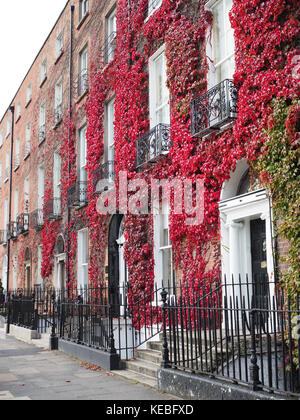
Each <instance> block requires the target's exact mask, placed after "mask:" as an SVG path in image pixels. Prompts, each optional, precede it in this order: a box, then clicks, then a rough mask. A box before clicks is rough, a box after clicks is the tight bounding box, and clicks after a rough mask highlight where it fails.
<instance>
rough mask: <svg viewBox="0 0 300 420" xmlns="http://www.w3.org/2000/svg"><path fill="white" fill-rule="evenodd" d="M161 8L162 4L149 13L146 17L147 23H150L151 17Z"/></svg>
mask: <svg viewBox="0 0 300 420" xmlns="http://www.w3.org/2000/svg"><path fill="white" fill-rule="evenodd" d="M160 8H161V5H160V6H159V7H157V8H156V9H154V10H152V12H151V13H150V14H148V16H147V17H146V19H145V22H144V23H145V24H146V23H148V21H149V20H150V19H151V17H152V16H153V15H154V14H155V13H156V12H157V11H158V10H159V9H160Z"/></svg>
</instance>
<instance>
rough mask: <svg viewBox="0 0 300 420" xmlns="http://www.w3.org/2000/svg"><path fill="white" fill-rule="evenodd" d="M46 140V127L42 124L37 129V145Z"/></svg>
mask: <svg viewBox="0 0 300 420" xmlns="http://www.w3.org/2000/svg"><path fill="white" fill-rule="evenodd" d="M45 140H46V125H45V124H43V125H41V126H40V128H39V145H40V144H42V143H43V141H45Z"/></svg>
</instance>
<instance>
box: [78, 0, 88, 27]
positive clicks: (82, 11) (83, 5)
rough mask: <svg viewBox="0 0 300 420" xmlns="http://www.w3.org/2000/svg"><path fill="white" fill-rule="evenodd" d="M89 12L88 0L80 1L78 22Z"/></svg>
mask: <svg viewBox="0 0 300 420" xmlns="http://www.w3.org/2000/svg"><path fill="white" fill-rule="evenodd" d="M88 12H89V1H88V0H80V2H79V22H81V21H82V19H83V18H85V16H86V15H87V14H88Z"/></svg>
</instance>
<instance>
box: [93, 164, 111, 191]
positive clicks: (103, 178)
mask: <svg viewBox="0 0 300 420" xmlns="http://www.w3.org/2000/svg"><path fill="white" fill-rule="evenodd" d="M115 177H116V173H115V162H114V161H107V162H105V163H103V164H101V165H100V166H98V168H97V169H95V171H94V172H93V185H94V190H95V191H96V192H99V191H100V192H101V191H102V185H100V184H99V183H101V182H104V184H112V183H113V182H114V181H115ZM104 188H105V187H104ZM107 188H108V186H107Z"/></svg>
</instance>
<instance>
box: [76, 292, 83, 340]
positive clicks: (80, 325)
mask: <svg viewBox="0 0 300 420" xmlns="http://www.w3.org/2000/svg"><path fill="white" fill-rule="evenodd" d="M82 304H83V299H82V297H81V296H78V298H77V308H78V334H77V344H81V341H82Z"/></svg>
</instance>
